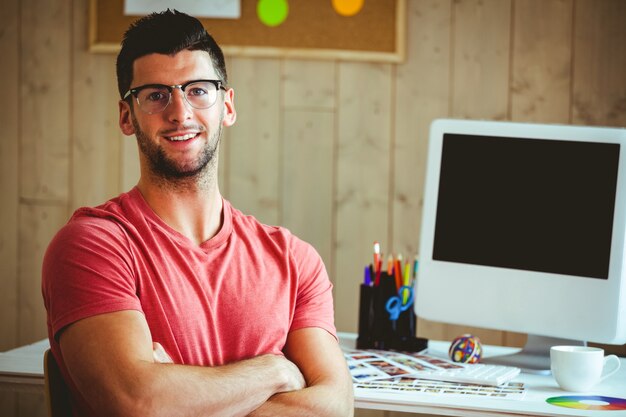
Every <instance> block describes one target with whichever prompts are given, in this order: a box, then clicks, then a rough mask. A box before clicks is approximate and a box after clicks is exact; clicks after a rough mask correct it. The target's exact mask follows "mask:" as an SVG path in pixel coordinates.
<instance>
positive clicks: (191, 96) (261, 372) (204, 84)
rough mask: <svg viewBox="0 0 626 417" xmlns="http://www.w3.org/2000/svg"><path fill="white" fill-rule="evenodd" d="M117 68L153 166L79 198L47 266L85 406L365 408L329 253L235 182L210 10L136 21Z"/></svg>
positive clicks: (131, 127) (103, 410)
mask: <svg viewBox="0 0 626 417" xmlns="http://www.w3.org/2000/svg"><path fill="white" fill-rule="evenodd" d="M117 76H118V86H119V92H120V96H121V100H120V103H119V114H120V117H119V124H120V128H121V130H122V132H123V133H124V134H126V135H133V134H134V135H135V136H136V138H137V144H138V146H139V150H140V166H141V177H140V179H139V182H138V184H137V186H136V187H134V188H133V189H132V190H130V191H129V192H127V193H124V194H121V195H120V196H118V197H116V198H114V199H112V200H109V201H108V202H106V203H104V204H103V205H101V206H98V207H94V208H81V209H79V210H77V211H76V212H75V213H74V215H73V216H72V218H71V219H70V221H69V222H68V223H67V224H66V225H65V226H64V227H63V228H62V229H61V230H60V231H59V232H58V233H57V235H56V236H55V237H54V239H53V240H52V242H51V243H50V246H49V247H48V250H47V252H46V256H45V259H44V264H43V280H42V290H43V296H44V302H45V305H46V310H47V313H48V335H49V339H50V344H51V349H52V353H53V354H54V356H55V358H56V359H57V361H58V362H59V364H60V367H61V371H62V373H63V375H64V378H65V380H66V381H67V383H68V385H69V387H70V390H71V400H72V406H73V411H74V415H75V416H94V415H102V416H144V417H147V416H179V417H183V416H210V415H215V416H245V415H251V416H349V415H352V413H353V399H352V384H351V380H350V376H349V374H348V371H347V367H346V364H345V361H344V359H343V355H342V353H341V350H340V348H339V346H338V343H337V339H336V330H335V327H334V324H333V306H332V296H331V290H332V286H331V283H330V281H329V279H328V276H327V273H326V270H325V268H324V265H323V263H322V261H321V259H320V257H319V255H318V254H317V252H316V251H315V250H314V249H313V248H312V247H311V246H310V245H309V244H307V243H305V242H303V241H302V240H300V239H298V238H297V237H295V236H293V235H292V234H291V233H289V231H288V230H286V229H284V228H281V227H275V226H267V225H264V224H261V223H260V222H258V221H257V220H256V219H254V218H253V217H251V216H247V215H244V214H242V213H241V212H240V211H238V210H236V209H235V208H233V207H232V205H231V204H230V203H229V202H228V201H227V200H225V199H224V198H223V197H222V196H221V194H220V191H219V188H218V181H217V171H218V170H217V161H218V153H219V143H220V138H221V132H222V129H223V128H224V127H229V126H232V125H233V124H234V123H235V119H236V112H235V105H234V91H233V89H232V88H230V87H229V86H228V81H227V74H226V68H225V64H224V57H223V55H222V52H221V50H220V48H219V46H218V45H217V44H216V43H215V41H214V40H213V38H211V36H210V35H209V34H208V33H207V32H206V31H205V30H204V28H203V27H202V25H201V24H200V22H199V21H198V20H197V19H195V18H193V17H190V16H188V15H185V14H182V13H179V12H176V11H169V10H168V11H166V12H163V13H155V14H152V15H150V16H147V17H145V18H142V19H140V20H138V21H137V22H135V23H134V24H133V25H132V26H131V27H130V28H129V30H128V31H127V32H126V35H125V37H124V41H123V42H122V49H121V51H120V54H119V56H118V61H117ZM155 358H160V359H155Z"/></svg>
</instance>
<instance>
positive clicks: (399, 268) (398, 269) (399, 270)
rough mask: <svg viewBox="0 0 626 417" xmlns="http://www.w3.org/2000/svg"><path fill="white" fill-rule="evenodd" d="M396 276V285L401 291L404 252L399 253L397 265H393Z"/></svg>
mask: <svg viewBox="0 0 626 417" xmlns="http://www.w3.org/2000/svg"><path fill="white" fill-rule="evenodd" d="M393 270H394V272H395V277H396V287H397V290H398V291H400V287H402V254H401V253H400V254H398V258H397V259H396V262H395V265H394V267H393Z"/></svg>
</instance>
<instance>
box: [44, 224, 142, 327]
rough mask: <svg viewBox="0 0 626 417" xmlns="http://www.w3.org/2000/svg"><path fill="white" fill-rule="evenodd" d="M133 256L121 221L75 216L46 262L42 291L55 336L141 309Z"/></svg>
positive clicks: (55, 240) (51, 247) (54, 242)
mask: <svg viewBox="0 0 626 417" xmlns="http://www.w3.org/2000/svg"><path fill="white" fill-rule="evenodd" d="M133 271H134V268H133V257H132V253H131V251H130V249H129V243H128V238H127V235H126V233H125V232H124V230H123V229H122V228H121V227H120V225H119V224H118V223H116V222H115V221H113V220H111V219H106V218H98V217H78V218H76V217H75V218H73V219H72V220H70V222H69V223H68V224H66V225H65V226H64V227H63V228H62V229H61V230H60V231H59V232H58V233H57V234H56V235H55V237H54V238H53V239H52V241H51V242H50V245H49V246H48V249H47V251H46V254H45V256H44V261H43V266H42V293H43V297H44V304H45V306H46V309H47V311H48V320H49V326H50V327H51V331H52V334H53V335H54V338H55V339H58V336H59V332H60V331H61V330H62V329H64V328H65V327H66V326H67V325H69V324H71V323H74V322H76V321H78V320H81V319H84V318H87V317H90V316H94V315H98V314H104V313H110V312H114V311H120V310H141V304H140V301H139V299H138V297H137V295H136V293H137V291H136V279H135V277H134V273H133Z"/></svg>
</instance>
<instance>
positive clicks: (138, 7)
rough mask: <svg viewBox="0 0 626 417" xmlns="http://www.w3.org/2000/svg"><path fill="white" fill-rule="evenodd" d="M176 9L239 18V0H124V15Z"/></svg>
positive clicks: (215, 17)
mask: <svg viewBox="0 0 626 417" xmlns="http://www.w3.org/2000/svg"><path fill="white" fill-rule="evenodd" d="M167 8H170V9H176V10H178V11H180V12H184V13H187V14H190V15H192V16H196V17H209V18H213V19H239V18H240V17H241V0H125V1H124V15H126V16H144V15H147V14H149V13H152V12H155V11H160V10H165V9H167Z"/></svg>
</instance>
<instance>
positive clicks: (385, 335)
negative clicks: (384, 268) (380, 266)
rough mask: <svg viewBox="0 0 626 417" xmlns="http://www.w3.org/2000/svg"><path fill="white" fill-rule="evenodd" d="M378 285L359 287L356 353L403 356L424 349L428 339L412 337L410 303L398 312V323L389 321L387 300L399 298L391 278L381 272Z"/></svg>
mask: <svg viewBox="0 0 626 417" xmlns="http://www.w3.org/2000/svg"><path fill="white" fill-rule="evenodd" d="M377 284H378V285H367V284H361V288H360V297H359V336H358V338H357V345H356V346H357V349H382V350H401V351H406V352H419V351H421V350H424V349H426V347H427V345H428V339H424V338H421V337H416V336H415V328H416V327H415V326H416V322H417V317H416V316H415V313H414V311H413V304H412V303H411V304H410V305H408V308H406V309H404V311H401V312H400V314H399V316H398V318H397V320H395V321H394V320H391V315H390V313H389V311H387V303H388V301H389V299H390V298H392V297H398V296H400V295H399V294H398V288H397V285H396V281H395V279H394V277H393V276H390V275H389V274H387V273H385V272H381V273H380V279H379V280H378V282H377Z"/></svg>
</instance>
